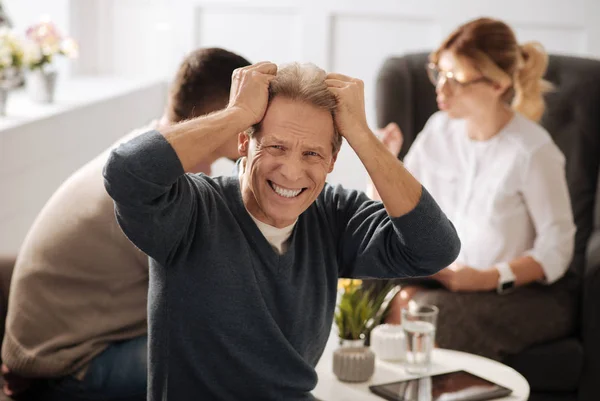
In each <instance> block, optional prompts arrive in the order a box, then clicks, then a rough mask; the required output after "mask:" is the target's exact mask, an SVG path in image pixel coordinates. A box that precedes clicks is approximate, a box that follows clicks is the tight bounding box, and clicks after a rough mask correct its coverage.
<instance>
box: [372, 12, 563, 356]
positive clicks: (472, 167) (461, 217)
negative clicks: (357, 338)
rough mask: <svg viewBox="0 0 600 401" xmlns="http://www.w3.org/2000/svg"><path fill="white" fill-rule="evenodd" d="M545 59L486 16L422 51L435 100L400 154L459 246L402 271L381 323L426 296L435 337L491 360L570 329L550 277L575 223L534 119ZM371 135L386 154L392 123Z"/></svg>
mask: <svg viewBox="0 0 600 401" xmlns="http://www.w3.org/2000/svg"><path fill="white" fill-rule="evenodd" d="M546 66H547V55H546V53H545V52H544V50H543V48H542V47H541V46H540V45H539V44H537V43H527V44H524V45H519V44H517V41H516V38H515V34H514V32H513V31H512V30H511V28H510V27H508V26H507V25H506V24H505V23H503V22H501V21H497V20H493V19H488V18H481V19H477V20H474V21H471V22H468V23H466V24H464V25H462V26H460V27H459V28H458V29H456V30H455V31H454V32H453V33H452V34H451V35H450V36H449V37H448V38H447V39H446V40H445V41H444V42H443V43H442V45H441V46H440V48H439V49H438V50H436V51H435V52H433V53H432V54H431V55H430V64H429V65H428V66H427V68H428V73H429V77H430V79H431V81H432V83H433V84H434V85H435V87H436V94H437V103H438V106H439V109H440V111H439V112H437V113H435V114H434V115H433V116H432V117H431V118H430V119H429V121H428V122H427V124H426V125H425V127H424V129H423V131H422V132H421V133H420V134H419V135H418V136H417V138H416V140H415V142H414V144H413V145H412V147H411V148H410V151H409V152H408V154H407V155H406V157H405V159H404V163H405V165H406V167H407V168H408V170H409V171H410V172H411V173H412V174H413V175H414V176H415V177H416V178H417V179H418V180H419V181H421V182H422V183H423V185H424V187H425V188H427V189H428V190H429V191H430V193H431V194H432V195H433V197H434V198H435V199H436V200H437V202H438V203H439V205H440V206H441V208H442V210H444V212H445V213H446V215H447V216H448V217H449V218H450V220H451V221H452V222H453V223H454V224H455V227H456V229H457V232H458V233H459V237H460V239H461V242H462V250H461V252H460V254H459V256H458V258H457V259H456V261H455V262H454V263H453V264H452V265H451V266H449V267H447V268H446V269H444V270H442V271H440V272H439V273H438V274H436V275H435V276H433V277H432V279H433V280H430V281H429V282H427V281H425V282H422V281H420V282H411V281H408V282H406V281H404V282H403V283H404V286H403V290H402V292H401V293H400V294H399V295H398V296H397V297H396V298H395V299H394V301H393V308H392V313H391V314H390V316H389V318H388V322H391V323H399V320H400V309H401V308H402V307H403V306H405V305H407V304H408V303H409V302H410V301H411V300H414V301H415V302H417V303H428V304H436V305H437V306H438V307H439V308H440V320H439V323H438V332H437V342H438V344H439V346H441V347H444V348H451V349H459V350H463V351H467V352H473V353H477V354H480V355H484V356H487V357H491V358H494V359H501V358H502V357H503V356H504V355H507V354H514V353H517V352H519V351H521V350H522V349H524V348H526V347H528V346H530V345H533V344H536V343H540V342H544V341H549V340H552V339H556V338H560V337H563V336H565V335H568V334H569V333H570V332H571V331H572V326H573V315H572V311H573V308H574V297H573V296H572V294H571V293H570V291H569V289H568V286H567V284H566V281H567V280H561V278H563V276H564V275H565V273H566V272H567V269H568V266H569V263H570V261H571V257H572V255H573V247H574V234H575V225H574V223H573V216H572V211H571V204H570V200H569V194H568V190H567V184H566V178H565V160H564V156H563V154H562V153H561V152H560V150H559V149H558V147H557V146H556V145H555V144H554V142H553V140H552V138H551V137H550V135H549V134H548V132H547V131H546V130H545V129H544V128H542V127H541V126H540V125H539V124H538V123H537V121H538V120H539V119H540V117H541V116H542V114H543V112H544V101H543V97H542V95H543V93H544V91H546V90H548V89H549V87H550V85H549V84H548V83H547V82H545V81H544V80H543V79H542V76H543V74H544V72H545V70H546ZM382 136H383V138H382V140H383V141H384V143H385V144H386V145H387V147H388V149H389V150H390V151H391V152H393V153H395V154H398V152H399V150H400V149H401V146H402V134H401V132H400V130H399V128H398V127H397V126H396V125H395V124H392V125H389V126H388V127H386V128H385V129H384V130H383V131H382ZM370 188H371V189H370V195H371V196H372V197H373V198H375V199H379V196H378V194H377V193H376V191H374V190H373V189H372V186H370ZM431 283H434V284H437V285H431ZM440 284H441V286H440Z"/></svg>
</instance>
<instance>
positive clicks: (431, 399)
mask: <svg viewBox="0 0 600 401" xmlns="http://www.w3.org/2000/svg"><path fill="white" fill-rule="evenodd" d="M369 390H371V392H373V393H375V394H377V395H378V396H380V397H383V398H385V399H386V400H389V401H484V400H493V399H496V398H501V397H506V396H508V395H510V394H511V393H512V390H510V389H508V388H506V387H503V386H501V385H499V384H496V383H493V382H491V381H489V380H486V379H484V378H482V377H479V376H476V375H474V374H472V373H469V372H466V371H464V370H459V371H456V372H450V373H444V374H440V375H433V376H426V377H421V378H417V379H408V380H402V381H398V382H393V383H386V384H379V385H376V386H369Z"/></svg>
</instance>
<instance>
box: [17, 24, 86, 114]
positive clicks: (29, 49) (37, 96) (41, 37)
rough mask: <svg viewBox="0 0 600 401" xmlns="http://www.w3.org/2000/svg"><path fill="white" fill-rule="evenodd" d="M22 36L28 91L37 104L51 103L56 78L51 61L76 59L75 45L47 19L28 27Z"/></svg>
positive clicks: (76, 48) (75, 43) (76, 49)
mask: <svg viewBox="0 0 600 401" xmlns="http://www.w3.org/2000/svg"><path fill="white" fill-rule="evenodd" d="M25 36H26V46H25V65H26V67H27V69H28V70H29V73H28V74H27V80H26V86H27V92H28V93H29V96H30V97H31V99H32V100H34V101H36V102H39V103H52V102H53V101H54V91H55V88H56V78H57V72H56V69H55V68H54V63H53V62H54V59H55V57H56V56H66V57H69V58H75V57H77V54H78V47H77V42H75V40H73V39H72V38H70V37H63V36H62V35H61V34H60V32H59V31H58V29H57V28H56V26H55V25H54V24H53V23H52V22H51V21H50V20H48V19H45V20H43V21H42V22H39V23H37V24H35V25H33V26H31V27H29V28H28V29H27V31H26V33H25Z"/></svg>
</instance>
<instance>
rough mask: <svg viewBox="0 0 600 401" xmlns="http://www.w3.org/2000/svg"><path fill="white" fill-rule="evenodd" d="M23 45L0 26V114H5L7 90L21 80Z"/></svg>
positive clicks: (12, 34) (5, 28)
mask: <svg viewBox="0 0 600 401" xmlns="http://www.w3.org/2000/svg"><path fill="white" fill-rule="evenodd" d="M22 66H23V46H22V43H21V42H20V41H19V39H18V38H17V36H16V35H15V34H14V32H13V31H12V30H11V29H10V28H7V27H1V28H0V115H2V116H4V115H6V101H7V98H8V92H9V91H10V90H11V89H13V88H15V87H17V86H19V85H20V84H21V82H22V80H23V70H22Z"/></svg>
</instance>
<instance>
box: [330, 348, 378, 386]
mask: <svg viewBox="0 0 600 401" xmlns="http://www.w3.org/2000/svg"><path fill="white" fill-rule="evenodd" d="M374 372H375V354H374V353H373V351H371V349H370V348H369V347H366V346H365V344H364V341H363V340H341V343H340V347H339V348H338V349H337V350H335V351H334V352H333V373H334V374H335V375H336V377H337V378H338V380H340V381H343V382H354V383H359V382H365V381H367V380H369V379H370V378H371V376H373V373H374Z"/></svg>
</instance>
